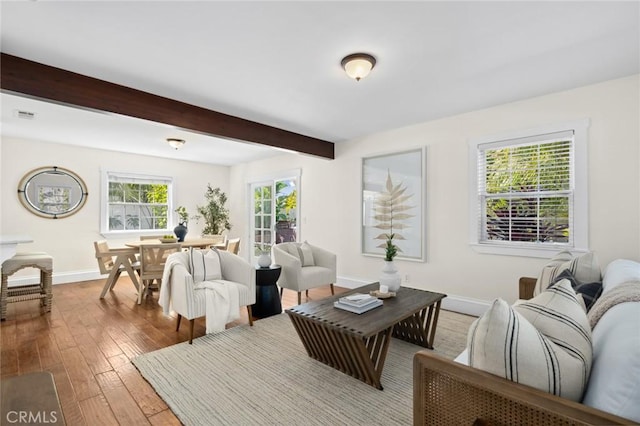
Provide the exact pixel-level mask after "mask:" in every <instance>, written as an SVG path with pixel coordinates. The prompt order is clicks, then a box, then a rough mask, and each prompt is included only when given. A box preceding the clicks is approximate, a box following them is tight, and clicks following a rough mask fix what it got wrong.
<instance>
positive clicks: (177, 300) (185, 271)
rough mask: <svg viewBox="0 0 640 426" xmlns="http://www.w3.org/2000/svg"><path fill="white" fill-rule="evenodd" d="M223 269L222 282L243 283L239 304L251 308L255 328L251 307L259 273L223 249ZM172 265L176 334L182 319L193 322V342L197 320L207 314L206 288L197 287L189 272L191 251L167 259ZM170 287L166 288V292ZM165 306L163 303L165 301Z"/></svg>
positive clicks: (254, 298) (190, 338)
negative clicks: (176, 319) (176, 317)
mask: <svg viewBox="0 0 640 426" xmlns="http://www.w3.org/2000/svg"><path fill="white" fill-rule="evenodd" d="M218 253H219V254H220V269H221V273H222V280H225V281H232V282H234V283H236V284H239V285H238V286H237V287H238V293H239V295H238V298H239V305H240V306H246V307H247V313H248V314H249V325H251V326H253V319H252V317H251V305H253V304H254V303H256V274H255V269H254V268H253V266H251V264H249V262H247V261H246V260H244V259H243V258H241V257H240V256H237V255H235V254H232V253H229V252H227V251H223V250H220V251H219V252H218ZM169 264H172V268H171V274H170V278H169V281H170V286H169V288H170V295H169V296H168V299H170V302H171V309H172V310H173V311H175V312H176V313H177V314H178V322H177V325H176V331H178V330H179V328H180V320H181V319H182V317H185V318H186V319H188V320H189V343H192V341H193V325H194V321H195V318H198V317H202V316H205V315H206V300H205V289H203V288H194V281H193V277H192V275H191V274H190V273H189V252H185V251H183V252H179V253H174V254H172V255H171V256H169V259H167V265H169ZM165 287H167V286H165V285H163V289H164V288H165ZM161 303H162V301H161Z"/></svg>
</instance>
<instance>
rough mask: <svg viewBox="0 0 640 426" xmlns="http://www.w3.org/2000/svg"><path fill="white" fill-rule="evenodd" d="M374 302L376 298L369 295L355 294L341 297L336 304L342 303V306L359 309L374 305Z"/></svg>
mask: <svg viewBox="0 0 640 426" xmlns="http://www.w3.org/2000/svg"><path fill="white" fill-rule="evenodd" d="M376 300H378V298H377V297H374V296H371V295H370V294H364V293H355V294H351V295H349V296H344V297H341V298H340V299H338V302H340V303H342V304H343V305H349V306H354V307H356V308H360V307H363V306H367V305H369V304H371V303H374V302H375V301H376Z"/></svg>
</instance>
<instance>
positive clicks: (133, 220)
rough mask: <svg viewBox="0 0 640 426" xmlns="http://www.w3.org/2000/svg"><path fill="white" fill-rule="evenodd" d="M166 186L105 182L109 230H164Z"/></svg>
mask: <svg viewBox="0 0 640 426" xmlns="http://www.w3.org/2000/svg"><path fill="white" fill-rule="evenodd" d="M168 188H169V186H168V185H167V184H140V183H126V182H109V230H110V231H125V230H126V231H132V230H144V229H167V224H168V218H169V215H168V210H169V208H168V207H169V206H168Z"/></svg>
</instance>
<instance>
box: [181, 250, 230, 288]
mask: <svg viewBox="0 0 640 426" xmlns="http://www.w3.org/2000/svg"><path fill="white" fill-rule="evenodd" d="M189 271H190V272H191V276H192V277H193V282H194V283H199V282H202V281H211V280H219V279H222V270H221V268H220V254H219V253H218V251H217V250H215V249H211V250H206V251H205V250H197V249H193V248H192V249H190V250H189Z"/></svg>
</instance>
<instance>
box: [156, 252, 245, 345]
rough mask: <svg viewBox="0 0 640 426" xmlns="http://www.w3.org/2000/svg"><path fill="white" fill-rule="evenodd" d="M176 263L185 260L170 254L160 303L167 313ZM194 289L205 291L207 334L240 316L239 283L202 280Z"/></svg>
mask: <svg viewBox="0 0 640 426" xmlns="http://www.w3.org/2000/svg"><path fill="white" fill-rule="evenodd" d="M180 254H182V253H180ZM176 265H183V262H182V261H180V260H179V257H177V256H174V255H171V256H169V258H168V259H167V262H166V263H165V266H164V271H163V273H162V285H161V286H160V296H159V297H158V304H159V305H160V306H162V312H163V313H164V314H165V315H169V313H170V312H171V274H172V272H173V268H174V267H175V266H176ZM194 291H204V292H205V312H206V327H207V334H209V333H216V332H219V331H223V330H224V327H225V325H226V324H227V323H229V322H231V321H234V320H236V319H238V318H240V292H239V290H238V284H236V283H234V282H231V281H226V280H214V281H202V282H199V283H195V285H194Z"/></svg>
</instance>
